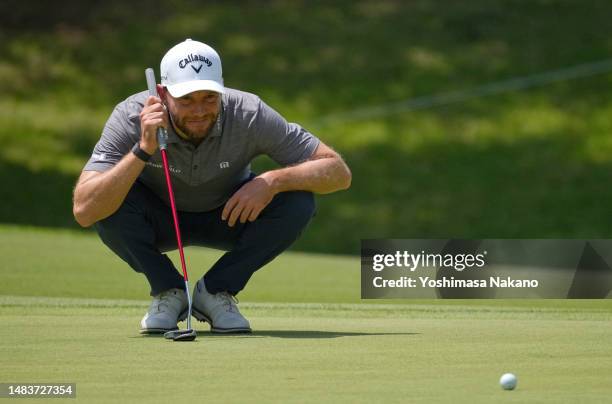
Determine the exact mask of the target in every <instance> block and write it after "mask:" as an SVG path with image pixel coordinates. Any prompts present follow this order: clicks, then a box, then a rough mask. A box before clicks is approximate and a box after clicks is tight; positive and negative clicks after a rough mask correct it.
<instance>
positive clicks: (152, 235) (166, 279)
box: [95, 181, 315, 296]
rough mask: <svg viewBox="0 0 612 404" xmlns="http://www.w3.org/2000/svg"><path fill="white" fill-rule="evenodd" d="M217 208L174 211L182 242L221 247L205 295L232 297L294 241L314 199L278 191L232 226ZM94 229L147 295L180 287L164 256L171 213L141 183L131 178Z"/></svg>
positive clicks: (170, 240) (170, 244)
mask: <svg viewBox="0 0 612 404" xmlns="http://www.w3.org/2000/svg"><path fill="white" fill-rule="evenodd" d="M222 211H223V206H220V207H219V208H217V209H215V210H212V211H208V212H197V213H193V212H183V211H179V212H178V216H179V225H180V229H181V237H182V240H183V245H184V246H204V247H211V248H215V249H220V250H224V251H227V252H226V253H225V254H224V255H223V256H222V257H221V258H220V259H219V260H218V261H217V262H216V263H215V264H214V265H213V266H212V267H211V268H210V270H209V271H208V272H207V273H206V274H205V275H204V279H205V282H206V289H208V291H209V292H210V293H217V292H221V291H227V292H229V293H231V294H234V295H235V294H237V293H238V292H240V291H241V290H242V289H243V288H244V287H245V285H246V284H247V282H248V281H249V279H250V278H251V276H252V275H253V273H254V272H255V271H257V270H258V269H259V268H261V267H263V266H264V265H266V264H267V263H268V262H270V261H272V260H273V259H274V258H275V257H276V256H278V255H279V254H280V253H281V252H283V251H284V250H286V249H287V248H288V247H289V246H290V245H291V244H292V243H293V242H294V241H295V240H297V238H298V237H299V236H300V234H301V233H302V231H303V230H304V229H305V228H306V226H307V225H308V223H309V222H310V219H311V218H312V216H313V215H314V212H315V203H314V196H313V194H312V193H311V192H305V191H296V192H282V193H279V194H277V195H276V196H275V197H274V199H273V200H272V201H271V202H270V204H268V206H267V207H266V208H265V209H264V210H263V211H262V212H261V213H260V215H259V217H258V218H257V219H256V220H255V221H254V222H246V223H244V224H242V223H240V222H236V224H235V225H234V227H229V226H228V225H227V221H223V220H221V212H222ZM95 228H96V230H97V232H98V234H99V236H100V238H101V239H102V241H103V242H104V244H106V245H107V246H108V247H109V248H110V249H111V250H112V251H113V252H114V253H115V254H117V255H118V256H119V257H120V258H121V259H123V260H124V261H125V262H127V263H128V264H129V265H130V267H132V269H134V270H135V271H136V272H140V273H142V274H144V275H145V276H146V278H147V280H148V281H149V284H150V285H151V295H152V296H154V295H157V294H159V293H161V292H163V291H166V290H168V289H171V288H179V289H184V287H185V284H184V281H183V276H182V272H179V271H177V269H176V268H175V266H174V265H173V263H172V261H170V259H169V258H168V257H167V256H166V255H165V254H164V252H167V251H171V250H176V249H177V248H178V247H177V243H176V236H175V233H174V225H173V222H172V212H171V210H170V207H169V206H167V205H166V204H165V203H164V202H163V201H162V200H161V199H159V198H158V197H157V196H156V195H155V194H154V193H153V192H152V191H151V190H149V188H147V187H146V186H145V185H143V184H141V183H140V182H138V181H136V182H135V183H134V186H133V187H132V188H131V190H130V191H129V193H128V195H127V196H126V199H125V200H124V202H123V204H122V205H121V206H120V207H119V209H118V210H117V211H116V212H115V213H113V214H112V215H111V216H109V217H107V218H105V219H103V220H100V221H99V222H97V223H96V224H95ZM187 269H188V271H190V273H192V272H193V270H194V269H193V268H187Z"/></svg>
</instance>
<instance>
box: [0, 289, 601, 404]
mask: <svg viewBox="0 0 612 404" xmlns="http://www.w3.org/2000/svg"><path fill="white" fill-rule="evenodd" d="M242 306H243V312H244V314H245V315H247V316H248V317H249V319H250V320H251V324H252V326H253V329H254V333H253V334H252V335H240V336H216V335H211V334H210V333H209V331H208V326H207V325H206V324H202V323H194V325H195V328H196V329H197V330H198V339H197V340H196V341H195V342H192V343H188V342H185V343H177V342H172V341H168V340H165V339H163V337H161V336H160V337H144V336H140V335H139V334H138V321H139V319H140V316H142V314H143V313H144V311H145V310H146V307H147V301H129V300H104V299H72V298H40V297H23V296H2V297H1V298H0V315H1V318H2V321H3V327H2V338H1V340H0V352H1V356H2V358H3V360H2V362H3V366H2V368H1V370H0V379H1V380H2V381H5V382H26V381H27V382H49V381H56V382H65V383H68V382H71V383H76V384H77V399H78V400H83V401H87V402H109V401H110V400H113V401H115V400H116V401H119V402H167V401H169V400H173V401H174V400H194V401H207V400H209V401H213V402H218V401H229V402H250V401H260V400H261V401H272V402H313V401H317V402H377V401H378V402H406V401H419V402H466V403H468V402H469V403H474V402H482V403H491V402H517V403H518V402H550V403H563V402H568V403H573V402H604V401H606V400H607V399H608V398H609V397H610V394H612V387H611V386H610V384H609V375H610V374H612V362H611V361H610V360H609V358H610V357H612V344H610V339H609V335H610V333H612V322H611V321H610V320H612V310H603V309H583V310H580V311H576V310H575V309H563V308H559V309H553V308H550V307H548V308H541V309H538V308H533V307H532V308H520V307H503V306H502V307H494V306H469V305H456V306H455V305H449V306H441V305H416V306H411V305H369V304H367V305H355V304H291V303H285V304H283V303H267V304H262V303H246V302H245V303H243V304H242ZM180 325H181V326H183V327H184V323H181V324H180ZM504 372H513V373H515V374H517V376H518V379H519V384H518V388H517V389H516V390H515V391H511V392H509V391H503V390H502V389H501V388H500V386H499V384H498V379H499V377H500V376H501V374H502V373H504Z"/></svg>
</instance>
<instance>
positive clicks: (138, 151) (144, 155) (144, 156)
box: [132, 142, 153, 163]
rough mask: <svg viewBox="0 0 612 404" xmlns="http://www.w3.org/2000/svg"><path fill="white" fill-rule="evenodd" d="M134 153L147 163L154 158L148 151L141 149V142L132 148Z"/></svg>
mask: <svg viewBox="0 0 612 404" xmlns="http://www.w3.org/2000/svg"><path fill="white" fill-rule="evenodd" d="M132 153H134V154H135V155H136V157H138V158H139V159H141V160H142V161H144V162H145V163H146V162H147V161H149V160H150V159H151V157H153V156H152V155H151V154H149V153H147V152H146V151H144V150H142V149H141V148H140V142H136V144H135V145H134V147H132Z"/></svg>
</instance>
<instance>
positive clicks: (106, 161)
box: [83, 101, 138, 172]
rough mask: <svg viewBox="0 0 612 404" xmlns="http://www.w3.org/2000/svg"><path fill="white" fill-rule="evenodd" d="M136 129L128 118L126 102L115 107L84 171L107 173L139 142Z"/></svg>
mask: <svg viewBox="0 0 612 404" xmlns="http://www.w3.org/2000/svg"><path fill="white" fill-rule="evenodd" d="M134 132H135V128H134V125H133V124H132V122H131V121H130V117H128V113H127V106H126V102H125V101H124V102H122V103H120V104H119V105H117V106H116V107H115V109H114V110H113V112H112V114H111V116H110V117H109V118H108V120H107V121H106V124H105V125H104V129H103V131H102V135H101V136H100V140H98V143H97V144H96V145H95V147H94V149H93V152H92V154H91V157H90V159H89V161H88V162H87V163H86V164H85V167H84V168H83V170H84V171H101V172H103V171H107V170H110V169H111V168H112V167H113V166H114V165H115V164H117V163H118V162H119V161H120V160H121V159H122V158H123V156H125V155H126V154H127V153H129V152H130V150H131V148H132V147H133V146H134V143H135V142H136V141H137V140H138V135H137V133H136V136H135V133H134Z"/></svg>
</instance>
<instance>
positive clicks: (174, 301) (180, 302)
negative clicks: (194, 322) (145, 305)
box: [140, 289, 188, 334]
mask: <svg viewBox="0 0 612 404" xmlns="http://www.w3.org/2000/svg"><path fill="white" fill-rule="evenodd" d="M187 309H188V302H187V294H186V293H185V291H184V290H181V289H170V290H167V291H165V292H162V293H160V294H159V295H157V296H154V297H153V301H152V302H151V305H150V306H149V310H148V311H147V314H145V315H144V317H143V318H142V320H141V321H140V333H141V334H162V333H165V332H167V331H172V330H176V329H177V328H178V327H177V323H178V322H179V321H183V320H185V319H186V318H187Z"/></svg>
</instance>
